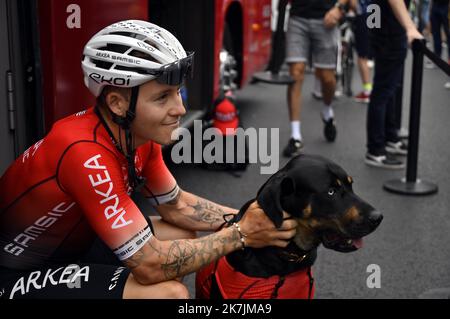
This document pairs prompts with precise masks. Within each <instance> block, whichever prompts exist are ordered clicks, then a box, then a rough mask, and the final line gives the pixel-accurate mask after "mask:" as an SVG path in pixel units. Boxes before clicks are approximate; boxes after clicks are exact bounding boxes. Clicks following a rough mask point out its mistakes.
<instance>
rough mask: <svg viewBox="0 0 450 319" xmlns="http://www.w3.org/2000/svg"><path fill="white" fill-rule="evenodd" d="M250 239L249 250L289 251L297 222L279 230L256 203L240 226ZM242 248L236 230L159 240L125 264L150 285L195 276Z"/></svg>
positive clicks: (284, 223) (137, 277) (286, 224)
mask: <svg viewBox="0 0 450 319" xmlns="http://www.w3.org/2000/svg"><path fill="white" fill-rule="evenodd" d="M239 224H240V228H241V232H242V233H243V234H245V235H246V237H245V246H246V247H253V248H261V247H266V246H271V245H273V246H279V247H286V245H287V244H288V242H289V241H288V240H289V239H290V238H292V237H293V236H294V235H295V228H296V226H297V222H296V221H295V220H293V219H289V220H285V221H284V222H283V224H282V226H281V228H280V229H279V230H277V229H275V226H274V225H273V223H272V222H271V221H270V219H269V218H268V217H267V216H266V214H265V213H264V212H263V211H262V210H261V208H260V207H259V205H258V204H257V203H256V202H254V203H253V204H252V205H250V207H249V208H248V209H247V211H246V213H245V215H244V217H243V218H242V219H241V221H240V222H239ZM241 247H242V242H241V236H240V234H239V231H238V230H237V228H236V227H229V228H224V229H222V230H220V231H218V232H216V233H213V234H211V235H208V236H204V237H202V238H198V239H182V240H167V241H160V240H158V239H157V238H156V237H155V236H152V237H151V238H150V240H149V241H148V242H147V243H146V244H145V245H144V246H143V247H142V248H141V249H140V250H139V251H137V252H136V253H135V254H134V255H133V256H131V257H130V258H128V259H127V260H125V265H126V266H127V267H128V268H130V269H131V272H132V274H133V276H134V277H135V278H136V280H137V281H138V282H139V283H141V284H143V285H149V284H154V283H157V282H161V281H167V280H171V279H174V278H177V277H180V276H184V275H186V274H188V273H191V272H194V271H197V270H199V269H200V268H202V267H203V266H206V265H208V264H209V263H211V262H213V261H215V260H216V259H218V258H219V257H221V256H224V255H226V254H228V253H230V252H233V251H235V250H237V249H240V248H241Z"/></svg>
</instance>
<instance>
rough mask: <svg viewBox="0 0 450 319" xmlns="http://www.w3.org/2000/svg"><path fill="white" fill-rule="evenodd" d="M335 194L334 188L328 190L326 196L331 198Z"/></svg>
mask: <svg viewBox="0 0 450 319" xmlns="http://www.w3.org/2000/svg"><path fill="white" fill-rule="evenodd" d="M335 193H336V190H335V189H334V188H330V189H329V190H328V195H330V196H333V195H334V194H335Z"/></svg>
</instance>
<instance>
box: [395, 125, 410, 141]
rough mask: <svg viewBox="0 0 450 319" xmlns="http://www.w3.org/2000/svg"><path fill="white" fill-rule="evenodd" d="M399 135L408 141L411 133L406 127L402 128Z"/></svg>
mask: <svg viewBox="0 0 450 319" xmlns="http://www.w3.org/2000/svg"><path fill="white" fill-rule="evenodd" d="M397 135H398V137H399V138H401V139H406V138H408V137H409V131H408V129H406V128H405V127H402V128H400V129H399V130H398V132H397Z"/></svg>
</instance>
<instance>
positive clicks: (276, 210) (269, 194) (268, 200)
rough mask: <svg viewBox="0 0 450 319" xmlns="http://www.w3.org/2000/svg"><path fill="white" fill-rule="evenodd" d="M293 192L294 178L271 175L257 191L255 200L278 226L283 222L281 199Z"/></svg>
mask: <svg viewBox="0 0 450 319" xmlns="http://www.w3.org/2000/svg"><path fill="white" fill-rule="evenodd" d="M294 192H295V183H294V180H293V179H292V178H291V177H289V176H285V175H280V176H273V177H271V178H270V179H269V180H268V181H267V182H266V183H265V184H264V185H263V186H262V187H261V188H260V189H259V191H258V195H257V196H256V200H257V201H258V204H259V206H261V208H262V209H263V210H264V212H265V213H266V214H267V216H268V217H269V218H270V220H271V221H272V222H273V223H274V224H275V227H276V228H279V227H280V226H281V224H282V223H283V207H281V199H282V198H283V197H284V196H288V195H290V194H293V193H294Z"/></svg>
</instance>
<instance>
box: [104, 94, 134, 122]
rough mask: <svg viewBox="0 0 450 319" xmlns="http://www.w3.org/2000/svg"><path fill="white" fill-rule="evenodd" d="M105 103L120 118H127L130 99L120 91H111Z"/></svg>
mask: <svg viewBox="0 0 450 319" xmlns="http://www.w3.org/2000/svg"><path fill="white" fill-rule="evenodd" d="M105 101H106V104H107V106H108V107H109V109H110V110H111V111H112V112H113V113H114V114H116V115H117V116H120V117H125V115H126V112H127V110H128V104H129V103H128V99H127V97H126V96H125V95H124V94H123V92H119V91H110V92H108V93H107V94H106V97H105Z"/></svg>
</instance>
